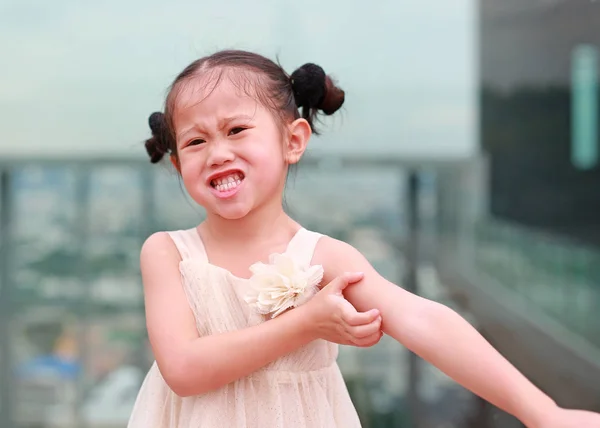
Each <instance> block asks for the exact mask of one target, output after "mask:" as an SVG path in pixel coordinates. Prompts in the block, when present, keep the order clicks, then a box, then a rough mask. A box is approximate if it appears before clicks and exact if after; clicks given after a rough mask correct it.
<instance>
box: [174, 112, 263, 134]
mask: <svg viewBox="0 0 600 428" xmlns="http://www.w3.org/2000/svg"><path fill="white" fill-rule="evenodd" d="M240 119H242V120H247V121H251V120H253V119H254V118H253V117H252V116H248V115H247V114H238V115H235V116H230V117H226V118H224V119H221V120H220V121H219V129H222V128H224V127H225V126H227V124H229V123H231V122H233V121H235V120H240ZM197 129H198V125H197V124H193V125H192V126H190V127H189V128H187V129H185V130H184V131H181V132H180V133H179V134H178V135H177V137H176V138H177V140H179V139H182V138H183V137H184V136H185V135H187V134H189V133H190V132H191V131H193V130H197Z"/></svg>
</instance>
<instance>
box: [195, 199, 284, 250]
mask: <svg viewBox="0 0 600 428" xmlns="http://www.w3.org/2000/svg"><path fill="white" fill-rule="evenodd" d="M291 223H295V222H294V221H293V220H292V219H291V218H290V217H289V216H288V215H287V214H286V213H285V211H284V210H283V207H282V204H281V201H277V203H273V204H269V205H267V206H263V207H260V208H257V209H255V210H253V211H252V212H250V213H248V214H247V215H246V216H244V217H243V218H240V219H237V220H227V219H224V218H222V217H220V216H218V215H215V214H208V215H207V218H206V220H205V221H204V223H203V226H202V228H203V229H204V231H205V232H206V233H207V234H208V235H209V236H210V237H211V238H213V239H214V240H218V241H219V242H230V243H236V242H246V243H247V242H251V241H254V240H262V239H263V238H264V237H267V236H274V235H275V231H276V230H281V228H282V227H286V226H289V225H290V224H291Z"/></svg>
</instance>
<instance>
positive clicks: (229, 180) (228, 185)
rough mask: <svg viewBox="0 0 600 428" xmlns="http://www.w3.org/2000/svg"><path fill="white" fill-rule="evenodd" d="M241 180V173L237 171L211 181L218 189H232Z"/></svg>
mask: <svg viewBox="0 0 600 428" xmlns="http://www.w3.org/2000/svg"><path fill="white" fill-rule="evenodd" d="M241 182H242V175H241V174H240V173H238V172H235V173H233V174H229V175H227V176H225V177H220V178H216V179H214V180H213V181H212V185H213V186H214V187H215V189H217V190H219V191H221V192H222V191H224V190H229V189H233V188H234V187H237V186H238V185H239V184H240V183H241Z"/></svg>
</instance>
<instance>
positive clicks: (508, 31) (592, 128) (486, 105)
mask: <svg viewBox="0 0 600 428" xmlns="http://www.w3.org/2000/svg"><path fill="white" fill-rule="evenodd" d="M598 28H600V6H599V4H598V3H597V2H595V1H590V0H503V1H496V0H480V1H479V34H480V41H479V63H480V82H481V87H480V96H479V100H480V117H481V121H480V133H481V146H482V148H483V149H484V150H485V152H486V153H488V154H489V155H490V161H491V164H490V173H491V184H490V200H491V212H492V213H493V214H494V215H497V216H498V217H500V218H503V219H507V220H511V221H515V222H518V223H521V224H525V225H529V226H534V227H538V228H543V229H545V230H548V231H553V232H557V233H559V234H561V235H566V236H569V237H573V238H576V239H578V240H583V241H587V242H589V243H593V244H595V245H600V191H599V187H598V183H600V166H599V162H598V152H599V151H600V150H599V148H598V146H599V144H600V143H599V141H598V135H599V134H598V131H597V128H598V123H600V109H598V98H599V94H600V92H599V89H598V83H597V80H598V75H599V68H600V63H599V61H600V55H599V52H600V32H599V31H598Z"/></svg>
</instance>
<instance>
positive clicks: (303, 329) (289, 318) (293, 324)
mask: <svg viewBox="0 0 600 428" xmlns="http://www.w3.org/2000/svg"><path fill="white" fill-rule="evenodd" d="M279 317H281V318H285V319H286V322H287V324H288V325H289V328H290V330H291V331H293V332H294V335H295V336H296V337H297V338H298V340H299V341H300V342H304V343H308V342H312V341H313V340H316V339H318V338H319V337H318V333H317V328H316V326H315V325H314V323H313V322H312V319H313V317H312V314H311V311H310V308H309V307H307V305H302V306H298V307H296V308H293V309H291V310H288V311H286V312H284V313H283V314H281V315H280V316H279Z"/></svg>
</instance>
